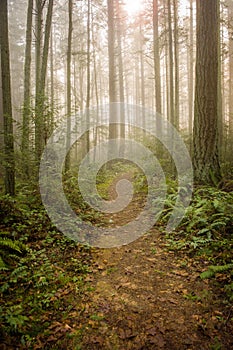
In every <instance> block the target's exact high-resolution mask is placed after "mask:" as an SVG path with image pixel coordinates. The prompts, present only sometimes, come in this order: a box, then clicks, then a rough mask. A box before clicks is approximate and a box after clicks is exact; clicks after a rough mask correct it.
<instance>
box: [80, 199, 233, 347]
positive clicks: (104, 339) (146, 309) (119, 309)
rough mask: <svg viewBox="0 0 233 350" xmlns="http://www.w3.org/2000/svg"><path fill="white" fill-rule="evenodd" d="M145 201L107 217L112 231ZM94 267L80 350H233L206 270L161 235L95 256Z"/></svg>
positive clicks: (225, 315) (232, 329)
mask: <svg viewBox="0 0 233 350" xmlns="http://www.w3.org/2000/svg"><path fill="white" fill-rule="evenodd" d="M141 201H142V200H141V199H139V198H135V199H134V201H133V203H131V204H130V206H129V207H128V208H127V210H126V211H125V213H123V215H121V216H120V215H118V216H116V215H115V216H114V215H112V216H109V218H110V219H111V220H110V221H111V225H119V224H124V223H125V222H126V221H127V220H128V219H130V216H131V215H135V213H136V212H137V210H138V206H140V205H141ZM133 213H134V214H133ZM94 261H95V262H96V263H95V265H94V268H93V274H92V275H90V277H89V278H88V281H89V283H90V285H91V286H92V287H93V291H92V292H91V293H90V297H89V301H88V302H87V304H86V308H85V311H84V315H83V316H84V317H85V319H86V322H87V326H86V328H85V332H84V333H83V336H82V349H85V350H88V349H90V350H95V349H96V350H97V349H103V350H105V349H106V350H128V349H133V350H139V349H140V350H146V349H148V350H150V349H167V350H183V349H187V350H188V349H190V350H191V349H192V350H197V349H200V350H202V349H203V350H204V349H213V350H220V349H221V350H223V349H225V350H230V349H233V335H232V333H233V324H232V314H231V313H230V311H229V306H228V307H225V308H224V307H223V305H220V301H219V300H220V299H219V297H218V296H217V295H216V291H215V289H214V286H213V282H212V281H208V280H205V281H203V280H201V279H200V277H199V275H200V273H201V272H202V271H203V270H204V269H205V267H206V263H205V262H204V261H203V262H202V261H197V260H195V259H191V258H190V257H188V256H184V255H183V254H182V255H180V256H179V255H177V254H176V253H174V252H170V251H168V250H167V246H166V241H165V239H164V237H163V236H162V235H161V234H160V233H159V232H158V231H157V230H156V229H152V230H151V231H150V232H148V233H147V234H146V235H144V236H143V237H141V238H140V239H138V240H137V241H135V242H133V243H131V244H130V245H127V246H123V247H120V248H113V249H99V250H96V251H95V252H94ZM220 344H221V345H220Z"/></svg>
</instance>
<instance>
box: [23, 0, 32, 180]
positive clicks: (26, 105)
mask: <svg viewBox="0 0 233 350" xmlns="http://www.w3.org/2000/svg"><path fill="white" fill-rule="evenodd" d="M32 11H33V0H28V10H27V30H26V48H25V62H24V102H23V129H22V141H21V151H22V160H23V172H24V174H25V175H26V177H27V178H28V177H29V163H28V157H29V123H30V116H31V103H30V94H31V60H32V57H31V47H32Z"/></svg>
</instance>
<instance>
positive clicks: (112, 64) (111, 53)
mask: <svg viewBox="0 0 233 350" xmlns="http://www.w3.org/2000/svg"><path fill="white" fill-rule="evenodd" d="M115 36H116V35H115V10H114V1H113V0H108V57H109V102H110V119H109V123H110V125H109V139H114V138H116V137H117V127H116V125H115V124H114V123H112V121H113V122H114V121H115V118H114V107H113V105H112V103H114V102H116V57H115Z"/></svg>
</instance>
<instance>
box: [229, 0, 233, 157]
mask: <svg viewBox="0 0 233 350" xmlns="http://www.w3.org/2000/svg"><path fill="white" fill-rule="evenodd" d="M228 37H229V154H230V155H231V156H232V153H233V141H232V139H233V85H232V82H233V3H232V2H231V1H228Z"/></svg>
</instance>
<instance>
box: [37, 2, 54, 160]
mask: <svg viewBox="0 0 233 350" xmlns="http://www.w3.org/2000/svg"><path fill="white" fill-rule="evenodd" d="M45 3H46V1H42V0H36V28H37V29H36V101H35V113H36V116H35V153H36V161H37V162H39V161H40V157H41V154H42V151H43V147H44V143H45V138H46V135H45V130H46V127H45V120H44V102H45V82H46V75H47V65H48V53H49V40H50V35H51V24H52V11H53V0H49V2H48V10H47V16H46V23H45V31H44V40H42V29H43V28H42V19H43V8H44V6H45ZM42 44H43V50H42Z"/></svg>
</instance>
